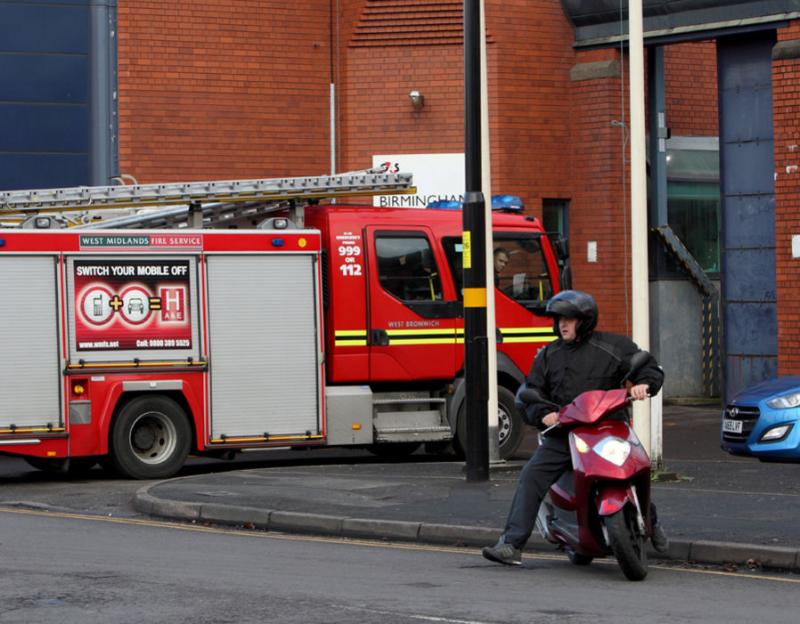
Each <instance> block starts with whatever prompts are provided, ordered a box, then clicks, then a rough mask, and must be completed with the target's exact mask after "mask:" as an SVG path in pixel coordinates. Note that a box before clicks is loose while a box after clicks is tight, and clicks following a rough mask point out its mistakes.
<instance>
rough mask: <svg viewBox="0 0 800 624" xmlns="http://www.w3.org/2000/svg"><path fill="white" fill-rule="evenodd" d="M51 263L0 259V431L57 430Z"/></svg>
mask: <svg viewBox="0 0 800 624" xmlns="http://www.w3.org/2000/svg"><path fill="white" fill-rule="evenodd" d="M56 284H57V282H56V260H55V258H54V257H46V256H2V257H0V349H1V351H0V383H2V389H3V391H2V395H3V399H2V401H0V428H7V427H9V426H10V425H15V426H16V427H18V428H26V427H39V426H43V425H47V424H48V423H50V424H52V425H54V426H60V425H61V424H62V418H61V400H60V394H61V393H60V381H61V373H60V370H59V357H58V353H59V348H58V309H57V305H56Z"/></svg>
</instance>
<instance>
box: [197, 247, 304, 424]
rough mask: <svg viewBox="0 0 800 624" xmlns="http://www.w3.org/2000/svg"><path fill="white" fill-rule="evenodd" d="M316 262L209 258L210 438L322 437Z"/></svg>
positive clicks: (274, 257) (271, 257) (299, 258)
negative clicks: (307, 434)
mask: <svg viewBox="0 0 800 624" xmlns="http://www.w3.org/2000/svg"><path fill="white" fill-rule="evenodd" d="M314 261H315V257H314V256H312V255H269V256H266V255H236V256H224V255H220V256H217V255H214V256H208V257H207V262H208V266H207V279H208V301H209V304H208V324H209V362H210V375H211V433H212V438H213V439H219V438H220V437H221V436H222V435H225V436H226V437H229V438H230V437H258V436H262V435H263V434H264V433H268V434H269V435H270V436H280V435H293V434H300V435H302V434H304V433H305V432H306V431H311V432H313V433H318V432H319V409H318V405H319V398H318V388H319V375H318V371H319V347H318V339H317V313H316V309H317V305H318V302H317V299H316V287H315V277H314V276H315V266H314Z"/></svg>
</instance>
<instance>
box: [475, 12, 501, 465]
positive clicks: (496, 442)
mask: <svg viewBox="0 0 800 624" xmlns="http://www.w3.org/2000/svg"><path fill="white" fill-rule="evenodd" d="M480 3H481V34H480V37H481V171H482V173H483V175H482V176H481V183H482V184H483V196H484V197H488V198H489V201H484V205H485V209H484V221H485V223H486V292H487V293H488V296H487V297H486V327H487V331H486V356H487V366H488V370H489V378H488V380H487V382H488V384H489V385H488V391H489V392H488V396H489V399H488V401H489V402H488V404H487V405H486V415H487V418H488V431H489V442H488V444H489V465H492V464H498V463H501V461H502V460H501V459H500V438H499V432H498V424H499V423H498V414H497V329H496V322H495V313H494V286H495V284H494V253H493V250H494V236H493V232H492V149H491V141H490V140H489V71H488V68H487V63H486V11H485V5H486V2H485V1H484V0H480Z"/></svg>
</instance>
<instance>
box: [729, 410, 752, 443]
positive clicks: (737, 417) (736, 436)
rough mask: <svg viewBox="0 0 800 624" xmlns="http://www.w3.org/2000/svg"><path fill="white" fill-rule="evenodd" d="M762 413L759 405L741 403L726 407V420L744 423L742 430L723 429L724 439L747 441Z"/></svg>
mask: <svg viewBox="0 0 800 624" xmlns="http://www.w3.org/2000/svg"><path fill="white" fill-rule="evenodd" d="M760 415H761V412H760V410H759V409H758V408H757V407H743V406H740V405H729V406H728V407H726V408H725V414H724V415H723V419H724V420H726V421H734V422H737V421H740V422H741V423H742V429H741V432H736V433H735V432H733V431H726V430H725V428H724V426H723V430H722V439H723V440H725V441H726V442H745V441H746V440H747V438H749V437H750V434H751V433H752V431H753V427H754V426H755V424H756V421H757V420H758V417H759V416H760Z"/></svg>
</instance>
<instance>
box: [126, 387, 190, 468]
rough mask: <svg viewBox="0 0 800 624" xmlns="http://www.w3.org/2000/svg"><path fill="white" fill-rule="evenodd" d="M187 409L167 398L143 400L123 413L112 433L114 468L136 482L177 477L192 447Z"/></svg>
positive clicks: (135, 400)
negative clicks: (174, 475) (185, 410)
mask: <svg viewBox="0 0 800 624" xmlns="http://www.w3.org/2000/svg"><path fill="white" fill-rule="evenodd" d="M191 440H192V435H191V429H190V427H189V421H188V420H187V418H186V414H185V413H184V411H183V409H181V407H180V406H179V405H178V404H177V403H176V402H175V401H173V400H172V399H170V398H167V397H164V396H140V397H136V398H135V399H133V400H132V401H130V402H129V403H127V404H126V405H125V406H124V407H123V408H122V410H120V412H119V414H118V416H117V418H116V420H115V421H114V428H113V431H112V433H111V459H112V462H113V464H114V468H116V470H117V471H118V472H120V473H121V474H123V475H125V476H127V477H131V478H133V479H163V478H165V477H170V476H172V475H173V474H175V473H176V472H177V471H178V470H179V469H180V468H181V466H183V462H184V461H185V460H186V456H187V455H188V454H189V447H190V446H191Z"/></svg>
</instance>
